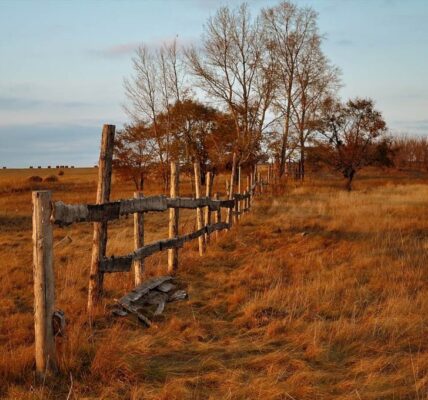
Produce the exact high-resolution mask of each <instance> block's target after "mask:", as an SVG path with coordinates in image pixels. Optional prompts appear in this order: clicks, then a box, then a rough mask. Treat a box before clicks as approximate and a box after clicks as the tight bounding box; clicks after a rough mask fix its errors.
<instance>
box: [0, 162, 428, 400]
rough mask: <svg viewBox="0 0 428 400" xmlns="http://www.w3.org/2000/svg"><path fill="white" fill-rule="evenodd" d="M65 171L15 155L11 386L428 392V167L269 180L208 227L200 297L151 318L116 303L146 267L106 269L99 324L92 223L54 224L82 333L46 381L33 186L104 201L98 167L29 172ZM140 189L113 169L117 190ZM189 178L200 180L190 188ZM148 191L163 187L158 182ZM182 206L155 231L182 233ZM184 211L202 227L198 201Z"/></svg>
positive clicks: (4, 230)
mask: <svg viewBox="0 0 428 400" xmlns="http://www.w3.org/2000/svg"><path fill="white" fill-rule="evenodd" d="M57 173H58V171H57V170H55V169H52V170H47V169H46V170H43V169H42V170H37V169H35V170H0V260H1V261H0V282H1V285H0V398H5V399H84V398H86V399H96V398H97V399H132V400H136V399H165V400H167V399H168V400H169V399H201V400H202V399H236V400H237V399H295V400H298V399H373V400H374V399H425V398H428V340H426V337H427V334H428V268H427V266H428V263H427V261H428V258H427V254H428V201H427V198H428V185H427V183H428V175H426V174H422V173H410V172H402V171H401V172H399V171H393V172H388V171H381V170H369V171H367V172H365V173H363V174H362V175H361V176H359V177H358V178H357V180H356V182H355V190H354V191H352V192H346V191H345V190H344V189H343V182H342V181H341V180H340V179H338V178H335V177H334V176H330V175H328V174H324V175H322V176H321V175H319V176H311V177H309V178H308V179H307V181H306V182H305V183H304V184H303V185H300V184H297V183H294V182H292V181H290V182H288V183H287V184H284V185H281V186H278V187H275V188H272V189H270V190H269V191H268V192H267V193H266V195H265V196H263V197H259V198H257V199H256V202H255V204H254V209H253V211H252V212H251V213H250V214H248V215H246V216H245V217H244V218H243V219H242V221H241V223H240V224H239V226H234V227H233V229H232V230H231V231H230V232H225V233H222V234H221V235H220V237H219V239H218V240H215V239H213V240H212V242H211V244H210V246H209V247H208V251H207V254H206V256H204V257H202V258H201V257H200V256H199V255H198V251H197V243H196V242H195V243H191V244H190V245H188V246H186V247H185V248H184V249H182V250H180V269H179V271H178V279H179V280H180V281H182V282H183V283H184V284H185V285H186V287H187V290H188V292H189V296H190V298H189V300H187V301H184V302H176V303H170V304H168V305H167V307H166V309H165V311H164V313H163V314H162V315H161V316H160V317H159V318H158V319H157V320H156V321H155V324H154V325H153V326H152V327H150V328H145V327H144V326H142V325H141V324H140V323H138V322H137V321H136V320H135V319H133V318H128V317H127V318H114V317H112V316H111V315H110V313H109V310H110V306H111V305H112V304H113V303H114V299H115V298H117V297H120V296H121V295H123V294H125V293H126V292H127V291H128V290H129V289H131V288H132V286H133V276H132V274H131V273H129V274H128V273H126V274H123V273H122V274H116V275H115V274H111V275H109V276H106V279H105V287H106V293H105V298H104V300H103V303H102V304H101V305H100V307H99V308H98V309H97V310H96V311H97V312H96V315H95V318H94V321H92V323H89V321H88V317H87V315H86V313H85V307H86V300H87V285H88V276H89V264H90V250H91V242H92V231H93V228H92V225H91V224H76V225H73V226H71V227H66V228H55V231H54V238H55V243H56V244H57V246H56V247H55V273H56V289H57V292H56V303H57V306H58V308H61V309H62V310H64V311H65V314H66V317H67V332H66V336H65V337H64V338H59V339H58V343H57V345H58V354H59V364H60V368H61V373H60V375H59V376H58V377H55V378H50V379H47V380H46V381H44V382H38V381H36V379H35V374H34V348H33V340H34V332H33V288H32V242H31V190H33V189H41V188H47V189H51V190H52V191H53V197H54V199H55V200H63V201H66V202H69V203H77V202H94V201H95V190H96V179H97V170H96V169H95V168H89V169H66V170H64V175H63V176H59V177H58V178H59V179H58V181H57V182H41V183H34V182H29V181H28V178H29V177H30V176H32V175H40V176H41V177H43V178H44V177H46V176H49V175H52V174H57ZM222 180H224V178H222V179H221V180H220V182H218V183H217V188H216V189H215V190H220V191H221V190H223V189H224V185H223V181H222ZM132 192H133V188H132V186H131V185H128V184H125V183H122V182H119V181H117V180H116V179H114V182H113V194H112V198H113V199H117V198H126V197H131V196H132ZM190 192H191V189H190V185H189V182H187V183H185V185H184V187H183V191H182V195H185V194H190ZM145 193H147V194H150V193H160V191H159V189H158V187H157V186H156V185H154V184H153V183H150V182H149V184H148V185H147V190H146V191H145ZM167 218H168V217H167V213H162V214H150V215H148V216H147V218H146V224H147V225H146V232H147V237H146V240H147V241H148V242H149V241H151V240H155V239H160V238H164V237H166V236H167ZM181 221H182V224H183V226H182V229H183V230H184V231H190V230H192V229H193V227H194V224H195V215H194V213H193V212H186V213H183V214H182V215H181ZM132 229H133V228H132V218H128V219H121V220H120V221H117V222H114V223H112V224H111V225H109V237H110V241H109V248H108V253H109V254H123V253H126V252H128V251H130V250H131V249H132V238H133V230H132ZM66 236H69V237H70V238H71V242H68V243H65V242H61V240H62V239H63V238H64V237H66ZM145 265H146V271H147V272H146V274H147V276H152V275H156V274H165V273H166V265H167V263H166V254H160V255H155V256H152V257H150V258H148V259H147V260H146V263H145Z"/></svg>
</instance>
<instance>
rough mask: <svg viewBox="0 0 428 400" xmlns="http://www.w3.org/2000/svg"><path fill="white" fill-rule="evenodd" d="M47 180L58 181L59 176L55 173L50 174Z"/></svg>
mask: <svg viewBox="0 0 428 400" xmlns="http://www.w3.org/2000/svg"><path fill="white" fill-rule="evenodd" d="M44 181H45V182H58V177H57V176H55V175H49V176H47V177H46V178H45V179H44Z"/></svg>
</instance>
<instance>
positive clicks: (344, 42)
mask: <svg viewBox="0 0 428 400" xmlns="http://www.w3.org/2000/svg"><path fill="white" fill-rule="evenodd" d="M335 43H336V44H337V45H338V46H344V47H348V46H354V45H355V43H354V41H352V40H350V39H339V40H336V41H335Z"/></svg>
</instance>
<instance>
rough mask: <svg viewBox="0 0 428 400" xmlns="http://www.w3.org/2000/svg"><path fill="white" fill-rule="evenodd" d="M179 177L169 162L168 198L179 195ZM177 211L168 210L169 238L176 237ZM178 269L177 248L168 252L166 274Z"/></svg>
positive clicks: (172, 163)
mask: <svg viewBox="0 0 428 400" xmlns="http://www.w3.org/2000/svg"><path fill="white" fill-rule="evenodd" d="M179 185H180V177H179V171H178V168H177V166H176V164H175V162H174V161H172V162H171V182H170V197H171V198H175V197H178V195H179V190H180V189H179ZM178 224H179V209H178V208H170V209H169V238H170V239H172V238H175V237H177V236H178V234H179V232H178ZM177 269H178V248H174V249H169V250H168V273H170V274H173V273H175V272H176V271H177Z"/></svg>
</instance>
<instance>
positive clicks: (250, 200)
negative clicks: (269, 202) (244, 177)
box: [248, 172, 254, 209]
mask: <svg viewBox="0 0 428 400" xmlns="http://www.w3.org/2000/svg"><path fill="white" fill-rule="evenodd" d="M253 177H254V176H253V173H252V172H250V197H249V198H248V208H249V209H251V203H252V201H253V195H254V193H253Z"/></svg>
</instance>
